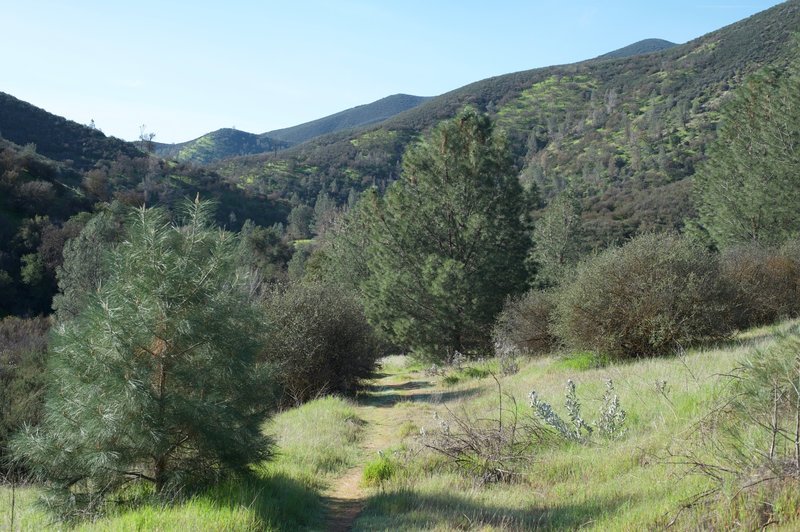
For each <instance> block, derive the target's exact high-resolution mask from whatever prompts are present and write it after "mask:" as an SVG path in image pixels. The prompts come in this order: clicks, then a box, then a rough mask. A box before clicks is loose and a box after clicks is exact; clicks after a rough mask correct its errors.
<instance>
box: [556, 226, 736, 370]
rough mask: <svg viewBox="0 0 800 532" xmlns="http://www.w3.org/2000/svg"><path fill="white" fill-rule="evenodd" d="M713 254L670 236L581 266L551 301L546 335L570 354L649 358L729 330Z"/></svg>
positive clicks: (639, 241)
mask: <svg viewBox="0 0 800 532" xmlns="http://www.w3.org/2000/svg"><path fill="white" fill-rule="evenodd" d="M724 296H725V291H724V289H723V283H722V282H721V281H720V279H719V264H718V261H717V260H716V259H715V257H714V256H713V255H711V254H710V253H708V252H706V251H705V250H703V249H702V248H700V247H699V246H697V245H695V244H693V243H690V242H689V241H687V240H685V239H681V238H679V237H677V236H675V235H665V234H661V235H655V234H648V235H642V236H639V237H637V238H635V239H633V240H631V241H630V242H628V243H627V244H626V245H625V246H623V247H616V248H611V249H608V250H606V251H604V252H603V253H601V254H599V255H596V256H594V257H591V258H589V259H587V260H585V261H584V262H582V263H581V264H580V265H579V266H578V269H577V272H576V275H575V278H574V280H573V281H572V282H571V283H568V284H566V285H564V286H563V287H562V288H561V289H560V290H559V292H558V294H557V303H556V309H555V321H554V330H555V331H556V333H557V334H558V336H559V337H560V338H562V340H563V341H564V342H565V343H566V344H567V345H568V346H570V347H573V348H576V349H589V350H593V351H597V352H599V353H605V354H608V355H610V356H612V357H615V358H622V357H633V356H655V355H663V354H666V353H669V352H671V351H672V350H674V349H675V348H678V347H681V346H687V345H690V344H695V343H697V342H699V341H701V340H704V339H719V338H724V337H726V336H727V335H728V334H729V331H730V329H731V325H730V321H731V320H730V318H729V316H728V313H727V309H726V306H725V304H724Z"/></svg>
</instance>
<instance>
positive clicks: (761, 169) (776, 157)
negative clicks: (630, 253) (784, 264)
mask: <svg viewBox="0 0 800 532" xmlns="http://www.w3.org/2000/svg"><path fill="white" fill-rule="evenodd" d="M797 68H798V65H797V64H795V65H793V66H792V67H791V68H789V69H787V70H783V71H779V70H775V69H772V70H766V71H764V72H761V73H760V74H758V75H754V76H752V77H751V78H749V79H748V80H747V81H746V82H745V83H744V84H743V85H742V86H741V87H740V88H739V89H737V91H736V93H735V95H734V97H733V100H732V101H730V102H729V103H728V105H727V106H726V107H724V108H723V112H722V125H721V127H720V130H719V136H718V138H717V140H716V142H715V143H714V145H713V146H712V147H711V149H710V150H709V156H708V160H707V161H706V163H705V164H704V165H703V166H702V167H701V168H700V170H699V171H698V172H697V174H696V175H695V177H694V187H695V202H696V204H697V211H698V215H699V216H698V222H697V225H696V226H695V228H698V227H699V229H700V230H701V231H702V232H703V233H705V234H706V235H707V236H708V238H709V239H710V241H711V243H713V244H715V245H716V246H717V247H720V248H724V247H729V246H732V245H735V244H741V243H746V242H759V243H763V244H777V243H780V242H782V241H783V240H785V239H786V238H787V237H789V236H791V235H793V234H796V233H798V232H800V209H798V208H797V207H798V205H800V177H799V176H800V75H798V72H797Z"/></svg>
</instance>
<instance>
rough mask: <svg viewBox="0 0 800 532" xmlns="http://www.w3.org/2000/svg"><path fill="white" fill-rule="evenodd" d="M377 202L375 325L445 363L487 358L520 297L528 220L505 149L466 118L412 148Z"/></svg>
mask: <svg viewBox="0 0 800 532" xmlns="http://www.w3.org/2000/svg"><path fill="white" fill-rule="evenodd" d="M366 201H371V202H373V208H372V212H371V214H370V217H369V221H368V222H367V226H368V227H371V228H372V235H371V239H370V242H369V244H368V248H367V264H368V269H369V272H370V275H369V277H368V278H367V279H366V281H365V282H364V285H363V289H364V293H365V296H366V297H365V298H364V304H365V307H366V311H367V316H368V317H369V319H370V321H371V323H373V324H374V325H375V326H377V327H379V328H380V329H381V331H382V332H383V333H385V335H386V336H387V337H388V338H389V339H391V340H392V341H393V342H395V343H396V344H397V345H399V346H402V347H404V348H406V349H410V350H412V351H413V352H415V353H416V354H418V355H420V356H423V357H428V358H433V359H440V360H441V359H445V358H448V357H451V356H452V355H454V353H455V352H456V351H459V352H462V353H474V352H479V351H485V350H488V349H487V348H488V345H489V341H490V339H489V337H490V328H491V323H492V321H493V320H494V317H495V315H496V314H497V313H498V312H499V311H500V309H501V308H502V305H503V301H504V300H505V298H506V296H508V295H509V294H512V293H514V292H517V291H518V290H520V288H521V287H524V285H525V281H526V272H525V268H524V259H525V255H526V253H527V247H528V241H529V237H528V235H527V233H526V228H525V225H524V223H523V221H522V218H523V215H524V213H525V212H526V205H525V203H524V195H523V192H522V187H521V186H520V183H519V181H518V180H517V178H516V175H515V172H514V167H513V165H512V161H511V156H510V153H509V151H508V148H507V145H506V143H505V139H504V137H503V136H502V135H500V134H498V133H496V132H495V131H494V130H493V125H492V122H491V120H490V119H489V118H488V117H487V116H485V115H481V114H478V113H477V112H475V111H473V110H469V109H467V110H465V111H463V112H462V113H461V114H460V115H459V116H458V117H456V118H455V119H453V120H449V121H446V122H444V123H442V124H441V125H439V126H438V127H436V128H435V129H434V130H433V131H432V133H431V134H430V135H429V137H428V138H427V139H425V140H423V141H422V142H420V143H418V144H416V145H414V146H413V147H411V148H409V150H408V151H407V152H406V155H405V157H404V161H403V177H402V179H401V180H400V181H398V182H397V183H395V184H394V185H393V186H392V187H390V189H389V190H388V191H387V193H386V195H385V197H384V198H383V199H378V198H376V197H368V198H366Z"/></svg>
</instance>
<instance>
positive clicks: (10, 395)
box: [0, 317, 50, 475]
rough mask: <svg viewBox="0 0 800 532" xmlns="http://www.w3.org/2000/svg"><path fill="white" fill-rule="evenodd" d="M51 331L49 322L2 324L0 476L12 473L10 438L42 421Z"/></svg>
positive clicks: (16, 320) (10, 320)
mask: <svg viewBox="0 0 800 532" xmlns="http://www.w3.org/2000/svg"><path fill="white" fill-rule="evenodd" d="M49 328H50V323H49V320H48V319H46V318H31V319H20V318H15V317H7V318H4V319H2V320H0V475H5V474H7V473H8V472H9V469H11V468H10V467H9V466H10V465H11V460H10V456H9V454H8V447H7V445H8V441H9V438H10V436H11V435H12V434H14V433H15V432H16V431H18V430H20V429H21V428H22V427H23V426H25V425H28V426H31V425H36V424H37V423H38V422H39V419H40V418H41V414H42V404H43V388H44V369H45V365H46V364H45V362H46V360H47V332H48V330H49ZM15 472H20V471H19V470H16V471H15Z"/></svg>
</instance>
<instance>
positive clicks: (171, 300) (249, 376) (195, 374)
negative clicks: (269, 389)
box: [14, 202, 268, 516]
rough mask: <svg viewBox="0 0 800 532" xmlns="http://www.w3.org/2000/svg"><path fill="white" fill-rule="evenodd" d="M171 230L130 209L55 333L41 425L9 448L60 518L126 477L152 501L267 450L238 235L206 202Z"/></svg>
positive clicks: (255, 319) (94, 504) (161, 220)
mask: <svg viewBox="0 0 800 532" xmlns="http://www.w3.org/2000/svg"><path fill="white" fill-rule="evenodd" d="M187 211H188V212H187V213H186V223H185V225H183V226H176V225H172V224H170V223H169V222H168V220H167V218H166V216H165V214H164V213H163V212H162V211H160V210H158V209H142V210H140V211H138V213H137V215H136V216H135V218H133V219H132V220H131V222H130V224H129V234H128V235H127V239H125V240H124V241H123V242H122V243H121V244H119V245H118V246H117V247H116V248H115V249H114V250H113V251H112V252H111V253H110V256H109V257H108V259H109V260H108V272H109V278H108V280H107V281H105V282H104V284H103V285H102V287H101V288H100V289H99V290H98V291H97V292H96V293H95V294H92V295H91V296H90V297H89V300H88V303H87V305H86V307H85V308H84V310H82V311H81V313H80V314H79V315H78V316H77V317H76V318H74V319H72V320H69V321H66V322H63V323H61V324H60V325H58V327H57V328H56V329H55V332H54V335H53V339H52V346H51V358H50V365H49V368H48V371H49V378H48V380H49V390H48V395H47V399H46V404H45V412H44V416H43V422H42V424H41V425H40V427H39V428H37V429H35V430H29V431H27V432H25V433H23V434H21V435H20V436H19V437H18V438H17V439H16V440H15V442H14V447H15V451H16V454H17V456H18V457H19V458H21V459H23V460H24V461H25V462H26V463H27V464H28V465H29V466H30V467H31V469H32V470H33V471H34V472H35V473H37V474H38V475H39V477H40V478H41V479H42V480H44V481H45V482H46V485H47V486H48V487H49V490H48V494H49V497H48V498H47V500H48V501H49V503H51V506H52V508H53V510H54V511H56V512H59V513H61V514H62V515H65V516H68V515H73V516H74V515H76V513H79V512H87V511H88V512H96V511H100V510H102V509H103V507H104V501H106V500H107V498H108V496H109V495H110V494H112V493H116V494H118V495H119V490H120V488H122V487H123V486H125V485H126V484H129V483H133V482H136V483H145V484H150V485H152V487H153V489H154V491H155V493H156V494H158V495H159V496H161V497H165V496H168V495H171V494H173V493H175V492H176V491H178V490H184V489H187V488H189V489H191V488H193V487H196V486H199V485H201V484H203V483H205V482H207V481H214V480H217V479H219V478H221V477H223V476H225V475H227V474H229V473H231V472H236V471H244V470H246V468H247V466H248V465H249V464H251V463H252V462H254V461H256V460H260V459H262V458H264V457H265V456H267V453H268V442H267V441H266V440H265V438H264V436H263V435H262V434H261V431H260V425H261V423H262V422H263V420H264V419H265V413H266V410H267V409H266V408H265V401H264V398H263V397H262V395H263V393H264V383H265V382H266V381H267V376H266V372H265V370H264V368H262V367H260V366H259V365H258V364H257V363H256V357H257V355H258V354H259V351H260V347H261V342H260V340H259V331H260V328H261V327H260V324H261V320H260V316H259V314H258V313H257V311H256V310H255V307H254V306H253V305H252V304H251V302H250V294H249V292H248V290H249V286H250V285H249V279H248V276H247V275H245V274H243V272H242V271H240V270H239V269H237V264H240V262H239V261H238V258H237V256H236V253H237V250H239V249H241V246H239V245H238V242H237V238H236V237H235V236H234V235H232V234H230V233H226V232H224V231H220V230H216V229H213V228H211V227H209V225H208V220H210V219H211V217H210V209H209V206H208V204H205V203H200V202H195V203H193V204H191V205H190V206H189V207H188V208H187Z"/></svg>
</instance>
